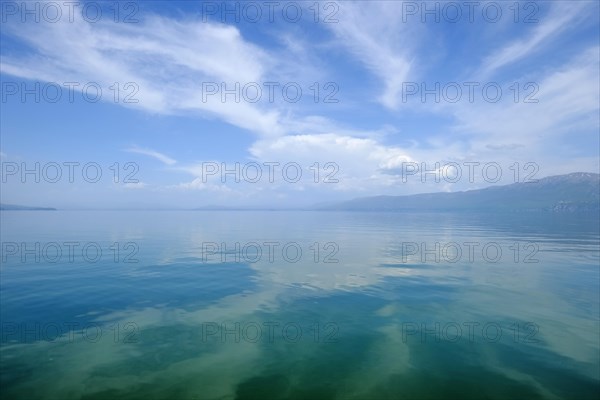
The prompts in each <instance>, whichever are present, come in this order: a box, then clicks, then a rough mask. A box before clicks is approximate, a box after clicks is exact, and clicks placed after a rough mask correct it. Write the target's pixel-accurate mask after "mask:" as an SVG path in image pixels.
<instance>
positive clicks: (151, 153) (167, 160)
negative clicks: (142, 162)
mask: <svg viewBox="0 0 600 400" xmlns="http://www.w3.org/2000/svg"><path fill="white" fill-rule="evenodd" d="M125 151H127V152H129V153H137V154H144V155H146V156H150V157H153V158H155V159H157V160H158V161H160V162H162V163H163V164H166V165H173V164H176V163H177V161H176V160H174V159H172V158H170V157H168V156H166V155H164V154H162V153H159V152H158V151H154V150H151V149H144V148H140V147H136V146H134V147H131V148H129V149H126V150H125Z"/></svg>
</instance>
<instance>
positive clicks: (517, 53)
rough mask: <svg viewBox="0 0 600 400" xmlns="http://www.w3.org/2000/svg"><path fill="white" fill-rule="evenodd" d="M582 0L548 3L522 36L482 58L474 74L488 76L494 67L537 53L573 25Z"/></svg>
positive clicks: (582, 9) (579, 13)
mask: <svg viewBox="0 0 600 400" xmlns="http://www.w3.org/2000/svg"><path fill="white" fill-rule="evenodd" d="M587 9H588V8H587V5H586V4H585V2H583V1H573V2H561V1H557V2H555V3H551V8H550V11H549V12H548V14H547V15H546V16H545V17H544V18H542V19H541V20H540V22H539V23H538V24H536V25H535V27H534V29H533V30H532V32H531V33H530V34H529V35H528V36H527V37H524V38H519V39H517V40H515V41H512V42H510V43H506V44H505V45H504V46H503V47H502V48H501V49H498V50H495V51H494V52H493V53H492V54H490V55H489V56H488V57H486V58H485V59H484V61H483V63H482V65H481V67H480V69H479V71H478V73H477V75H478V76H479V77H480V78H485V77H489V76H492V75H493V74H494V73H495V72H496V71H497V70H499V69H501V68H503V67H505V66H507V65H510V64H512V63H514V62H517V61H519V60H522V59H524V58H526V57H528V56H530V55H533V54H535V53H536V52H539V51H540V50H541V49H542V48H543V47H544V46H548V45H550V44H551V43H552V42H551V40H552V39H553V38H554V37H556V35H558V34H559V33H561V32H563V31H565V30H567V29H569V28H571V27H573V26H574V21H575V20H576V19H577V18H578V17H580V16H581V15H582V13H583V12H585V11H586V10H587Z"/></svg>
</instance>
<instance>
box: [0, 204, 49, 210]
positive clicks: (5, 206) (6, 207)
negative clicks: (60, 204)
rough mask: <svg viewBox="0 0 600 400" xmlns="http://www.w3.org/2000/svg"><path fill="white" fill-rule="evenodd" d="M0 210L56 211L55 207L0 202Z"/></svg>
mask: <svg viewBox="0 0 600 400" xmlns="http://www.w3.org/2000/svg"><path fill="white" fill-rule="evenodd" d="M0 210H7V211H8V210H12V211H56V208H51V207H27V206H17V205H14V204H0Z"/></svg>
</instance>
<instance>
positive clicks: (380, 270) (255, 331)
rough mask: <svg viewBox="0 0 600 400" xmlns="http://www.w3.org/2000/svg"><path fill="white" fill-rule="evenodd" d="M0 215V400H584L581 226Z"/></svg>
mask: <svg viewBox="0 0 600 400" xmlns="http://www.w3.org/2000/svg"><path fill="white" fill-rule="evenodd" d="M0 217H1V218H2V225H1V234H2V264H1V270H0V272H1V274H0V278H1V280H0V300H1V301H0V310H1V316H2V321H1V323H2V338H1V348H0V361H1V371H0V384H1V388H2V398H6V399H31V398H46V399H104V398H113V399H114V398H128V399H138V398H139V399H167V398H171V399H334V398H335V399H386V398H390V399H401V398H407V399H418V398H424V399H425V398H427V399H439V398H452V399H455V398H461V399H468V398H489V399H507V398H527V399H536V398H547V399H560V398H565V399H584V398H596V395H597V394H598V392H599V391H600V361H599V360H600V353H599V351H600V343H599V342H600V319H599V313H600V311H599V304H600V287H599V286H600V276H599V260H600V249H599V240H600V237H599V227H598V221H597V219H596V218H590V217H585V216H584V217H577V216H573V215H571V216H560V215H548V214H532V215H503V216H491V215H479V216H473V215H465V214H403V213H341V212H340V213H335V212H331V213H330V212H184V211H181V212H175V211H173V212H167V211H161V212H145V211H139V212H124V211H123V212H108V211H106V212H84V211H72V212H66V211H65V212H63V211H57V212H28V211H19V212H10V211H5V212H2V213H1V215H0ZM236 244H237V245H236ZM83 249H85V251H83V253H82V250H83Z"/></svg>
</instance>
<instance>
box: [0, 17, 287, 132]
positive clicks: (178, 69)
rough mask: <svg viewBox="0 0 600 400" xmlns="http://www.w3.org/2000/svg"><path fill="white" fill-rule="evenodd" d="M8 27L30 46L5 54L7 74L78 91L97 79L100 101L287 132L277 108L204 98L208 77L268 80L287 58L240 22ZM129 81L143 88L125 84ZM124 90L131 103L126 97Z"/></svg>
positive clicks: (165, 21)
mask: <svg viewBox="0 0 600 400" xmlns="http://www.w3.org/2000/svg"><path fill="white" fill-rule="evenodd" d="M4 25H5V26H3V31H4V32H3V33H5V34H8V35H11V36H13V37H16V38H18V39H20V40H22V41H23V42H25V43H27V44H28V45H29V52H25V53H24V54H19V55H15V54H3V57H2V62H1V64H0V69H1V71H2V73H4V74H9V75H13V76H18V77H21V78H25V79H32V80H41V81H45V82H56V83H58V84H61V85H62V84H64V83H65V82H77V83H79V84H80V86H79V87H77V88H76V90H81V87H82V86H83V85H84V84H86V83H88V82H94V83H97V84H98V85H100V87H101V88H102V93H103V96H102V99H103V100H105V101H111V102H117V103H118V104H120V105H123V106H128V107H134V108H138V109H143V110H145V111H148V112H152V113H159V114H176V113H182V112H192V113H199V114H200V115H203V116H206V117H211V116H216V117H218V118H220V119H222V120H224V121H226V122H228V123H230V124H233V125H235V126H238V127H241V128H244V129H247V130H249V131H252V132H256V133H260V134H266V135H273V134H281V133H282V127H281V126H280V123H279V111H278V110H277V109H276V107H273V106H271V107H269V108H267V107H262V106H261V105H260V104H259V103H256V104H253V103H250V102H245V101H241V102H239V103H236V102H231V101H228V102H227V103H225V102H222V101H221V98H220V96H218V95H213V96H207V97H205V98H203V96H202V88H203V85H202V83H203V82H206V83H209V82H210V83H213V82H214V83H216V84H221V83H223V82H225V83H227V84H228V85H229V86H228V87H233V84H234V83H235V82H240V83H241V85H244V84H246V83H249V82H264V81H268V80H269V71H272V70H275V69H277V66H278V65H279V64H281V62H286V63H287V62H289V60H287V61H281V62H280V61H277V59H276V58H274V57H273V56H271V55H269V54H268V53H267V52H265V51H264V50H262V49H261V48H259V47H258V46H255V45H253V44H252V43H250V42H248V41H247V40H245V39H244V38H243V37H242V36H241V34H240V32H239V30H238V29H237V28H235V27H232V26H228V25H225V24H219V23H210V22H200V20H195V19H191V18H190V19H187V20H184V21H181V20H174V19H169V18H166V17H160V16H156V15H148V16H147V17H146V18H144V19H143V20H141V22H140V23H137V24H114V23H111V21H108V22H106V21H99V22H96V23H94V24H92V23H88V22H86V21H84V20H83V19H82V18H81V17H80V16H78V15H77V13H76V14H75V20H74V22H72V23H71V22H69V21H68V20H66V19H64V20H61V21H59V22H57V23H49V22H44V21H41V22H40V23H30V24H27V26H23V24H21V23H19V22H12V20H11V21H9V23H7V24H4ZM115 82H117V83H118V84H119V87H120V93H119V94H120V96H119V97H118V98H117V100H116V101H115V92H114V89H111V88H110V87H111V86H113V85H114V83H115ZM130 82H131V83H134V84H135V85H137V88H138V89H139V90H137V91H136V90H135V89H136V87H129V88H125V87H124V86H125V85H126V84H127V83H130ZM134 92H135V93H134ZM127 94H132V97H131V98H130V100H134V102H127V101H125V98H124V96H126V95H127ZM265 97H266V96H265ZM135 100H137V101H135Z"/></svg>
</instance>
